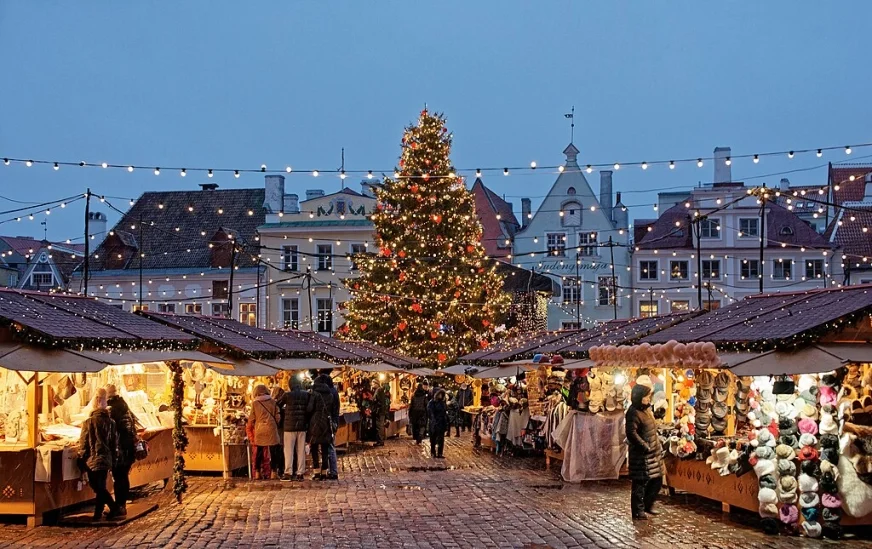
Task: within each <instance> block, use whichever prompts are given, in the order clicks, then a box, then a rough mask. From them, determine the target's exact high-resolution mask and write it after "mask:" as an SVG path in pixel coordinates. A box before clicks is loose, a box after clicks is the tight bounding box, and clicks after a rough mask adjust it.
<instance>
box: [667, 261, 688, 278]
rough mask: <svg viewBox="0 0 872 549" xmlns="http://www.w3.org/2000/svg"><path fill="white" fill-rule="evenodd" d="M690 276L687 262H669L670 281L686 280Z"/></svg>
mask: <svg viewBox="0 0 872 549" xmlns="http://www.w3.org/2000/svg"><path fill="white" fill-rule="evenodd" d="M689 276H690V273H689V271H688V263H687V261H670V262H669V279H670V280H687V279H688V277H689Z"/></svg>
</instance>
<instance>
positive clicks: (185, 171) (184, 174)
mask: <svg viewBox="0 0 872 549" xmlns="http://www.w3.org/2000/svg"><path fill="white" fill-rule="evenodd" d="M179 175H180V176H182V177H185V176H186V175H188V170H186V169H185V168H182V171H180V172H179ZM209 177H212V176H211V175H210V176H209Z"/></svg>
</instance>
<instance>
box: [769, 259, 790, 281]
mask: <svg viewBox="0 0 872 549" xmlns="http://www.w3.org/2000/svg"><path fill="white" fill-rule="evenodd" d="M792 270H793V260H792V259H776V260H775V261H773V262H772V278H774V279H776V280H790V277H791V271H792Z"/></svg>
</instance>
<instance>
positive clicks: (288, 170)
mask: <svg viewBox="0 0 872 549" xmlns="http://www.w3.org/2000/svg"><path fill="white" fill-rule="evenodd" d="M292 171H294V170H293V168H291V167H290V166H285V173H291V172H292Z"/></svg>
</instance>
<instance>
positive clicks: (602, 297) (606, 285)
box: [597, 276, 617, 306]
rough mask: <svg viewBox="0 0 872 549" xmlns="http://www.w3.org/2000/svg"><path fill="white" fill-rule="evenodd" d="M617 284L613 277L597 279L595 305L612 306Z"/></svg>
mask: <svg viewBox="0 0 872 549" xmlns="http://www.w3.org/2000/svg"><path fill="white" fill-rule="evenodd" d="M616 286H617V284H615V277H613V276H598V277H597V304H598V305H600V306H605V305H614V304H615V300H616V299H617V287H616Z"/></svg>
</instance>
